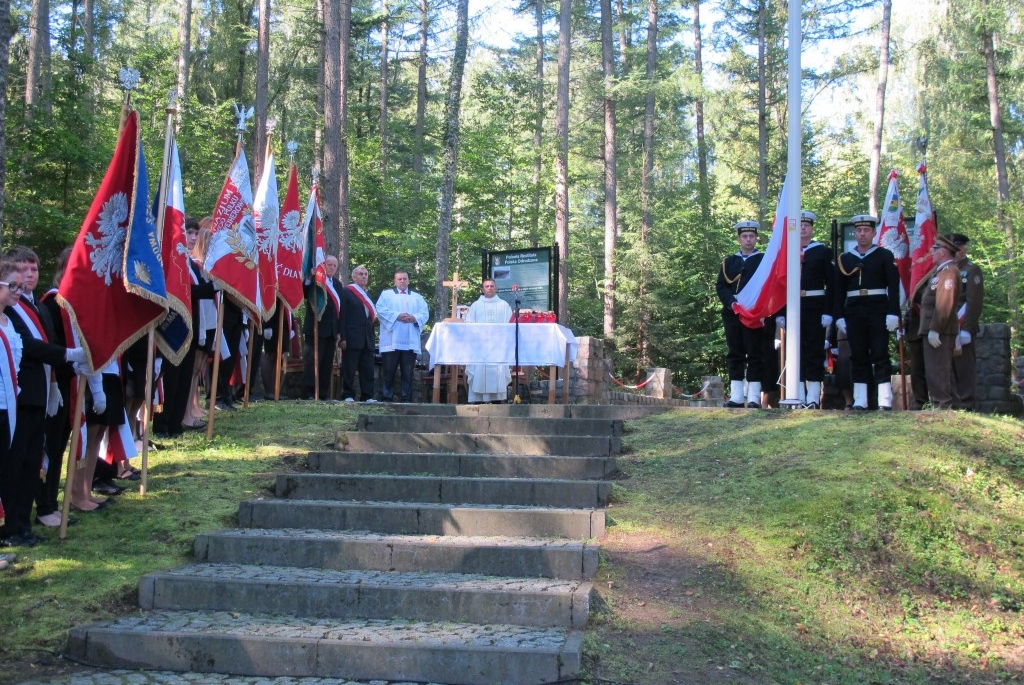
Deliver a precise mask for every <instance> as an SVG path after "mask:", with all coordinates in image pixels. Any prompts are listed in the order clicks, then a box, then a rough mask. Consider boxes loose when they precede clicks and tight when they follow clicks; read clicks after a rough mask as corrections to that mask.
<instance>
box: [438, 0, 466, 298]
mask: <svg viewBox="0 0 1024 685" xmlns="http://www.w3.org/2000/svg"><path fill="white" fill-rule="evenodd" d="M456 17H457V19H456V29H455V52H454V53H453V54H452V73H451V76H450V77H449V79H448V99H447V100H446V101H445V104H444V132H443V133H442V135H441V142H442V145H443V146H444V171H443V175H442V177H441V207H440V218H439V220H438V226H437V253H436V263H435V267H434V302H435V303H436V304H437V306H438V307H439V308H440V307H441V306H442V303H443V302H446V301H447V298H446V293H445V287H444V285H443V283H444V281H445V280H447V279H448V256H449V242H450V240H451V235H452V210H453V207H454V204H455V172H456V171H457V168H458V161H459V107H460V104H461V99H462V75H463V72H464V71H465V69H466V45H467V43H468V42H469V0H459V1H458V4H457V5H456Z"/></svg>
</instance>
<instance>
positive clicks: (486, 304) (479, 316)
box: [466, 279, 512, 402]
mask: <svg viewBox="0 0 1024 685" xmlns="http://www.w3.org/2000/svg"><path fill="white" fill-rule="evenodd" d="M483 291H484V292H483V295H481V296H480V299H478V300H477V301H476V302H474V303H473V305H472V306H471V307H470V308H469V313H468V314H467V315H466V321H468V322H469V323H508V321H509V319H511V318H512V307H509V306H508V302H506V301H505V300H503V299H501V298H500V297H498V295H497V292H498V287H497V286H496V285H495V284H494V281H492V280H490V279H487V280H486V281H484V283H483ZM466 379H467V381H468V385H469V393H468V399H469V401H470V402H504V401H505V400H507V399H508V384H509V383H511V382H512V373H511V372H510V371H509V367H508V366H507V365H505V364H469V365H467V366H466Z"/></svg>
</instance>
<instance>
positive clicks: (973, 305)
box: [948, 233, 985, 410]
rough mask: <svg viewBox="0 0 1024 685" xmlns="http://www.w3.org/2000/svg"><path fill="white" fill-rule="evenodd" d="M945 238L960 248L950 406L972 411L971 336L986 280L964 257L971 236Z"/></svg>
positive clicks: (973, 369) (974, 365) (974, 366)
mask: <svg viewBox="0 0 1024 685" xmlns="http://www.w3.org/2000/svg"><path fill="white" fill-rule="evenodd" d="M948 237H949V239H950V241H952V243H953V244H954V245H956V246H957V247H958V248H959V250H960V251H959V252H958V253H957V255H956V259H957V263H956V267H957V269H959V270H960V298H959V300H958V301H957V316H958V318H959V319H960V349H961V353H960V355H959V356H954V357H953V409H967V410H973V409H974V395H975V389H976V387H977V358H976V356H975V343H974V338H975V337H976V336H977V335H978V328H979V324H978V320H979V319H980V318H981V305H982V302H983V301H984V299H985V280H984V278H983V277H982V275H981V268H980V267H979V266H978V265H977V264H975V263H974V262H972V261H971V260H970V259H968V258H967V243H969V242H970V239H969V238H968V237H967V236H965V235H963V234H962V233H950V234H949V236H948Z"/></svg>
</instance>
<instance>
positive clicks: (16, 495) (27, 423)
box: [0, 407, 46, 537]
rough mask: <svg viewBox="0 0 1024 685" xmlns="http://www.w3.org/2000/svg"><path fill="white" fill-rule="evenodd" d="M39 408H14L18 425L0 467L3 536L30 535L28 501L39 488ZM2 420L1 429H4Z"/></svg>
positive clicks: (43, 415)
mask: <svg viewBox="0 0 1024 685" xmlns="http://www.w3.org/2000/svg"><path fill="white" fill-rule="evenodd" d="M45 418H46V410H45V409H44V408H43V407H18V422H17V424H16V425H15V428H14V438H13V439H12V440H11V447H10V449H9V450H8V452H7V458H6V459H5V460H4V464H3V466H2V468H0V500H3V503H4V511H5V512H6V513H7V523H6V525H4V528H3V533H2V536H3V537H9V536H11V535H24V534H26V533H31V532H32V501H33V499H35V496H36V492H37V491H38V489H39V467H40V465H41V464H42V460H43V442H44V440H45V438H44V433H43V421H44V420H45ZM6 423H7V420H6V418H5V419H4V424H5V425H4V430H5V431H6V430H7V426H6Z"/></svg>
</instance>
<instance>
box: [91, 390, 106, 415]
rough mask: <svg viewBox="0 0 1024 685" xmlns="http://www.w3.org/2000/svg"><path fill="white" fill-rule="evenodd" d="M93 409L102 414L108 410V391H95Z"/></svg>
mask: <svg viewBox="0 0 1024 685" xmlns="http://www.w3.org/2000/svg"><path fill="white" fill-rule="evenodd" d="M92 410H93V411H94V412H96V413H97V414H102V413H103V412H105V411H106V410H107V393H105V392H103V391H102V390H99V391H93V393H92Z"/></svg>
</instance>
